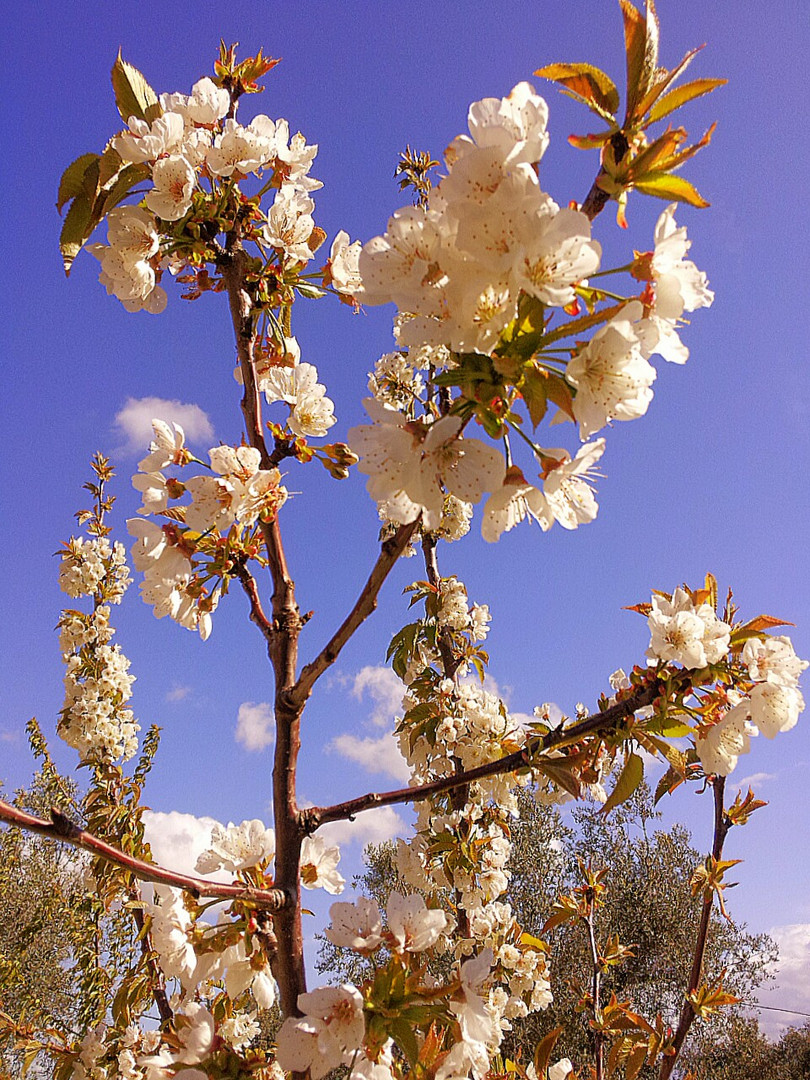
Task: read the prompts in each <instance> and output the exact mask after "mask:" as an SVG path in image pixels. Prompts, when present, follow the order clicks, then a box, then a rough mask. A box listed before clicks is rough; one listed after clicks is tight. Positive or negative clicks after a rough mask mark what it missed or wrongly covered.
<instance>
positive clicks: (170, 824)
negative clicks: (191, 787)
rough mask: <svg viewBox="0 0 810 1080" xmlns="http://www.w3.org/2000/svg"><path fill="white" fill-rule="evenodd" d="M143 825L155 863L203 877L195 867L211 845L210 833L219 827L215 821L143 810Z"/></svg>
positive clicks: (176, 813)
mask: <svg viewBox="0 0 810 1080" xmlns="http://www.w3.org/2000/svg"><path fill="white" fill-rule="evenodd" d="M143 824H144V833H145V836H146V840H147V842H148V843H149V844H150V846H151V848H152V857H153V858H154V860H155V862H156V863H159V864H160V865H161V866H162V867H164V869H166V870H174V871H176V872H177V873H180V874H193V875H195V876H204V875H198V874H197V871H196V870H195V869H194V865H195V863H196V862H197V857H198V856H199V854H200V853H201V852H202V851H205V849H206V848H207V847H209V845H210V843H211V830H212V829H213V827H214V826H215V825H218V824H219V822H217V821H216V819H215V818H210V817H199V818H198V817H195V816H194V814H183V813H181V812H180V811H179V810H172V811H170V812H169V813H168V814H164V813H161V812H159V811H157V810H144V812H143Z"/></svg>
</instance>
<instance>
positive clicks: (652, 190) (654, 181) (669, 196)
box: [633, 173, 710, 208]
mask: <svg viewBox="0 0 810 1080" xmlns="http://www.w3.org/2000/svg"><path fill="white" fill-rule="evenodd" d="M633 187H634V188H635V189H636V191H640V192H642V194H644V195H655V197H656V198H657V199H666V200H667V201H668V202H669V201H671V200H673V199H674V200H675V202H683V203H688V204H689V205H690V206H698V207H701V208H703V207H705V206H709V205H710V203H708V202H707V201H706V200H705V199H704V198H703V196H702V195H701V194H700V192H699V191H698V190H697V188H696V187H695V186H694V184H690V182H689V181H688V180H684V178H683V177H682V176H672V174H671V173H647V174H646V175H645V176H644V177H642V178H641V179H639V180H634V181H633Z"/></svg>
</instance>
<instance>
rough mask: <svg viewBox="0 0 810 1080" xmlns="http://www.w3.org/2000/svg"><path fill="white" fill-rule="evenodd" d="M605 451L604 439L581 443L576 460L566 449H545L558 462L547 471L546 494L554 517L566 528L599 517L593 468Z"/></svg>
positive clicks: (544, 485)
mask: <svg viewBox="0 0 810 1080" xmlns="http://www.w3.org/2000/svg"><path fill="white" fill-rule="evenodd" d="M604 452H605V440H604V439H597V440H596V441H595V442H592V443H587V444H586V445H585V446H583V447H581V448H580V449H579V450H578V451H577V455H576V457H575V458H573V460H572V458H571V455H570V454H569V453H568V452H567V451H565V450H549V451H546V453H547V455H548V457H549V458H552V459H554V460H555V461H559V464H557V465H555V466H554V467H553V468H552V469H551V470H550V471H548V472H547V474H546V479H545V482H544V484H543V494H544V495H545V497H546V502H547V504H548V508H549V510H550V511H551V515H552V517H553V518H554V520H555V521H559V523H560V525H562V527H563V528H564V529H576V528H577V526H578V525H583V524H585V523H586V522H589V521H593V519H594V518H595V517H596V514H597V511H598V509H599V507H598V506H597V504H596V499H595V498H594V494H593V489H592V483H593V477H594V476H595V475H596V474H595V473H594V471H593V468H594V466H595V465H596V462H597V461H598V460H599V459H600V458H601V456H602V454H603V453H604Z"/></svg>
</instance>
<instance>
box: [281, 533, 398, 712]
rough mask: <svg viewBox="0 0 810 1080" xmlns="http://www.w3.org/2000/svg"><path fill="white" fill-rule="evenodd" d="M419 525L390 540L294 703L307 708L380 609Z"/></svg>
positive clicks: (308, 669)
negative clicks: (343, 653)
mask: <svg viewBox="0 0 810 1080" xmlns="http://www.w3.org/2000/svg"><path fill="white" fill-rule="evenodd" d="M418 524H419V522H418V521H413V522H410V523H409V524H407V525H400V527H399V528H398V529H397V531H396V533H395V534H394V536H392V537H391V539H390V540H386V541H385V543H384V544H383V545H382V549H381V550H380V554H379V557H378V558H377V561H376V563H375V564H374V568H373V569H372V571H371V573H370V574H369V577H368V581H366V583H365V585H364V586H363V588H362V590H361V592H360V595H359V596H358V598H357V600H356V602H355V605H354V607H353V608H352V610H351V611H350V612H349V614H348V615H347V616H346V618H345V619H344V621H343V622H342V623H341V625H340V627H339V628H338V629H337V630H336V631H335V633H334V634H333V635H332V637H331V638H330V639H329V641H327V643H326V645H324V647H323V648H322V649H321V651H320V652H319V653H318V655H317V656H316V657H315V659H314V660H313V661H311V663H309V664H307V665H306V666H305V667H304V668H303V669H302V671H301V674H300V676H299V678H298V682H297V683H296V684H295V686H294V687H293V689H292V692H291V695H290V696H291V699H292V701H294V702H295V703H300V704H301V705H303V703H304V702H305V701H306V699H307V698H308V697H309V695H310V694H311V693H312V687H313V686H314V685H315V683H316V682H317V680H318V679H319V678H320V677H321V675H323V673H324V672H325V671H327V670H328V668H330V667H331V666H332V664H334V662H335V661H336V660H337V658H338V656H339V655H340V652H341V650H342V648H343V646H344V645H345V644H346V643H347V642H348V641H349V639H350V638H351V636H352V634H354V632H355V630H357V628H358V626H360V624H361V623H362V622H363V621H364V620H365V619H367V618H368V616H369V615H370V614H371V613H372V612H373V611H374V609H375V608H376V607H377V596H378V595H379V592H380V589H381V588H382V586H383V584H384V582H385V579H386V578H387V577H388V575H389V573H390V572H391V569H392V567H393V566H394V564H395V563H396V561H397V559H398V558H399V557H400V555H401V554H402V552H403V551H404V550H405V548H406V547H407V546H408V542H409V540H410V539H411V537H412V536H413V534H414V532H415V531H416V528H417V525H418Z"/></svg>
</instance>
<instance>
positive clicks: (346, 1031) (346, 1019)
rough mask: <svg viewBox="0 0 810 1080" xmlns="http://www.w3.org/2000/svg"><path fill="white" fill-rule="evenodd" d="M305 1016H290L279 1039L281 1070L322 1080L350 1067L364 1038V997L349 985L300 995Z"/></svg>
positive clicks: (282, 1027)
mask: <svg viewBox="0 0 810 1080" xmlns="http://www.w3.org/2000/svg"><path fill="white" fill-rule="evenodd" d="M298 1007H299V1009H301V1010H302V1012H303V1013H304V1014H305V1015H304V1016H303V1017H300V1018H299V1017H294V1016H289V1017H287V1019H286V1020H285V1021H284V1023H283V1024H282V1025H281V1028H280V1029H279V1032H278V1036H277V1049H276V1059H277V1061H278V1063H279V1065H281V1067H282V1069H285V1070H292V1071H294V1072H305V1071H306V1070H307V1069H309V1070H310V1072H311V1076H312V1080H320V1078H321V1077H322V1076H325V1075H326V1073H328V1072H329V1071H330V1070H331V1069H335V1068H337V1067H338V1066H339V1065H348V1064H349V1063H350V1061H351V1059H352V1056H353V1054H354V1053H355V1051H357V1050H358V1049H359V1047H360V1045H361V1043H362V1041H363V1038H364V1036H365V1031H366V1028H365V1020H364V1018H363V997H362V995H361V994H360V992H359V990H358V989H357V987H355V986H352V985H351V984H350V983H344V984H343V985H342V986H330V987H321V988H319V989H317V990H313V991H312V992H311V993H309V994H301V995H299V998H298Z"/></svg>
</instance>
